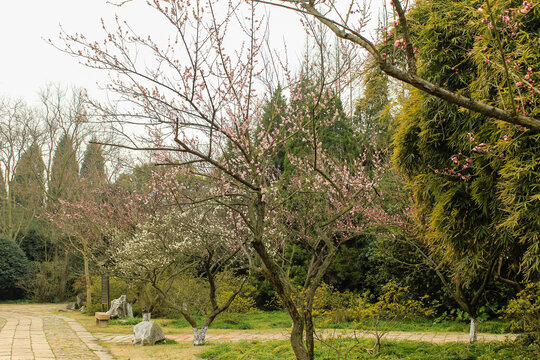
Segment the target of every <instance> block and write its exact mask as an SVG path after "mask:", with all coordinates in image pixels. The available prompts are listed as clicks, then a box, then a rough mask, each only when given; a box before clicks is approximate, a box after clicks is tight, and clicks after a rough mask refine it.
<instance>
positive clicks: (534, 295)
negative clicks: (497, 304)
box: [504, 283, 540, 345]
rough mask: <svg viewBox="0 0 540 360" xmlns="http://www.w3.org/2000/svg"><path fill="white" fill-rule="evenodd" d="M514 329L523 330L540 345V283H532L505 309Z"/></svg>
mask: <svg viewBox="0 0 540 360" xmlns="http://www.w3.org/2000/svg"><path fill="white" fill-rule="evenodd" d="M504 312H505V317H506V318H508V319H510V321H511V326H512V331H517V332H522V333H525V334H526V335H527V337H529V338H530V339H532V340H533V341H534V342H536V343H538V344H539V345H540V283H530V284H528V285H527V286H526V287H525V289H523V290H522V291H520V292H519V294H518V295H517V297H516V298H515V299H512V300H510V302H509V303H508V306H507V307H506V309H505V310H504Z"/></svg>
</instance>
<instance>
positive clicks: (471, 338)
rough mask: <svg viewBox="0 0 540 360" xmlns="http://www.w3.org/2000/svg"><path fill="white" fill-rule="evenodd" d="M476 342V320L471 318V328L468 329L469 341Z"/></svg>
mask: <svg viewBox="0 0 540 360" xmlns="http://www.w3.org/2000/svg"><path fill="white" fill-rule="evenodd" d="M477 340H478V318H477V317H472V316H471V326H470V328H469V341H470V342H471V343H473V342H476V341H477Z"/></svg>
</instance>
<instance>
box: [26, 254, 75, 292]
mask: <svg viewBox="0 0 540 360" xmlns="http://www.w3.org/2000/svg"><path fill="white" fill-rule="evenodd" d="M65 273H66V264H65V261H62V260H53V261H43V262H38V261H33V262H31V263H30V266H29V271H28V273H27V275H26V276H25V278H24V282H23V283H22V284H21V285H22V286H23V287H24V289H25V291H26V295H27V296H28V297H29V298H30V299H32V300H34V301H37V302H59V301H63V300H64V298H65V296H66V283H67V279H66V276H65Z"/></svg>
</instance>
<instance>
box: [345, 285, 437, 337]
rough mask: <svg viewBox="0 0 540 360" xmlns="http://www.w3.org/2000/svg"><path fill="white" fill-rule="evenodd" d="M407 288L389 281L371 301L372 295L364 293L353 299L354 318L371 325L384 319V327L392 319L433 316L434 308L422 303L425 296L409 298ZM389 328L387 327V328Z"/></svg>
mask: <svg viewBox="0 0 540 360" xmlns="http://www.w3.org/2000/svg"><path fill="white" fill-rule="evenodd" d="M409 296H410V295H409V288H408V287H404V286H400V285H399V284H397V283H395V282H389V283H388V284H386V285H384V286H383V294H382V295H381V296H380V297H379V298H378V299H377V300H376V301H373V299H372V297H370V296H369V295H368V294H366V293H364V294H363V295H362V296H358V297H357V298H356V299H355V304H354V307H353V313H354V317H355V320H356V321H358V322H362V323H365V322H366V321H367V322H371V323H372V324H373V325H376V324H379V323H380V322H381V321H386V324H387V325H386V327H388V326H389V325H390V323H391V322H392V321H393V320H397V319H403V318H412V317H419V316H426V317H429V316H433V315H434V314H435V310H434V308H433V307H428V306H426V305H425V304H424V302H425V301H426V300H427V296H426V297H423V298H422V299H421V300H414V299H410V297H409ZM388 330H389V329H388Z"/></svg>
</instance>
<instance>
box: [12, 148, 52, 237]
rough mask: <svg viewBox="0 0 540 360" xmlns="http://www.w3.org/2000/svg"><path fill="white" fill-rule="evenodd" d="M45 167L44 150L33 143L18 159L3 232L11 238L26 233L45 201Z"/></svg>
mask: <svg viewBox="0 0 540 360" xmlns="http://www.w3.org/2000/svg"><path fill="white" fill-rule="evenodd" d="M44 174H45V164H44V163H43V157H42V154H41V148H40V147H39V145H38V144H37V143H34V144H32V145H31V146H30V147H29V148H28V149H27V150H26V151H25V152H24V153H23V154H22V155H21V157H20V158H19V161H18V162H17V165H16V166H15V171H14V176H13V180H12V181H11V183H10V184H9V190H8V191H7V196H6V200H7V201H6V202H5V204H4V205H5V213H6V215H5V226H4V232H5V233H6V234H7V235H8V236H10V237H11V238H12V239H17V238H18V236H19V234H21V233H24V232H25V231H26V230H27V229H28V228H29V227H30V226H31V223H32V221H33V220H34V216H35V215H36V214H37V213H38V212H39V210H40V208H41V207H42V205H43V202H44V195H45V192H44V183H45V175H44Z"/></svg>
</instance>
